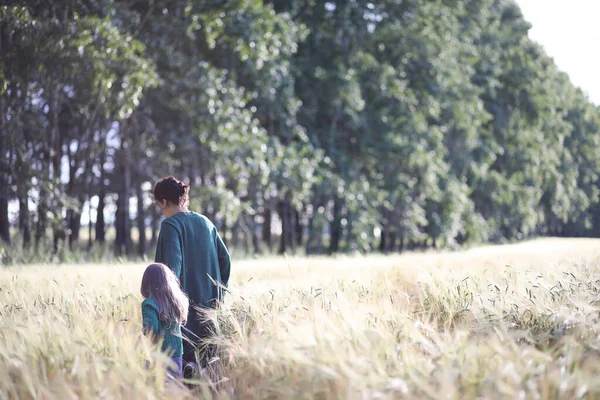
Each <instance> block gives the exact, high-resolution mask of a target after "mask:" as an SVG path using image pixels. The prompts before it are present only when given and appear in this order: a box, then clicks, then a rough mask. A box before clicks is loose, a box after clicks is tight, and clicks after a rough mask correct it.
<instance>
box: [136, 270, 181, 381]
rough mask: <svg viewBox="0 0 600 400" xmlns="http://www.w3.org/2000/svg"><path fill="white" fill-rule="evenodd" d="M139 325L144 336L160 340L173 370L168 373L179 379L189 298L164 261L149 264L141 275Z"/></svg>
mask: <svg viewBox="0 0 600 400" xmlns="http://www.w3.org/2000/svg"><path fill="white" fill-rule="evenodd" d="M141 292H142V296H144V298H145V300H144V301H143V302H142V325H143V329H144V335H146V336H149V337H150V338H151V339H152V340H153V341H154V342H155V343H156V342H158V341H159V340H161V339H162V340H163V344H162V351H164V352H167V353H168V354H169V355H170V356H171V357H172V360H173V362H174V363H175V365H176V366H177V369H175V370H173V369H169V372H170V373H171V374H172V375H173V376H175V377H177V378H181V377H182V375H183V373H182V363H183V361H182V356H183V339H182V337H181V325H185V323H186V319H187V315H188V307H189V300H188V298H187V296H186V295H185V294H184V293H183V292H182V291H181V288H180V286H179V281H178V280H177V278H176V277H175V274H173V272H172V271H171V270H170V269H169V268H168V267H167V266H166V265H164V264H159V263H155V264H150V265H149V266H148V268H146V271H145V272H144V276H143V277H142V287H141Z"/></svg>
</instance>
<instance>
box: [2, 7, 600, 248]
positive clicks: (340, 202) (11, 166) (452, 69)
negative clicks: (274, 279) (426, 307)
mask: <svg viewBox="0 0 600 400" xmlns="http://www.w3.org/2000/svg"><path fill="white" fill-rule="evenodd" d="M529 28H530V25H529V24H528V23H527V22H526V21H525V20H524V18H523V16H522V14H521V12H520V10H519V8H518V6H517V5H516V4H515V3H514V2H513V1H512V0H455V1H446V0H427V1H426V0H402V1H391V0H390V1H388V0H381V1H378V2H373V1H362V0H341V1H329V2H324V1H316V0H306V1H226V2H225V1H215V0H205V1H191V0H151V1H136V0H131V1H124V2H123V1H115V0H104V1H81V0H76V1H72V2H69V4H68V5H65V4H63V3H60V2H56V1H39V0H21V1H13V2H8V5H3V6H0V236H1V238H2V239H3V240H4V242H5V243H11V242H13V243H15V242H18V243H20V244H21V245H22V246H24V247H32V248H41V247H40V246H43V248H49V247H53V248H54V250H55V251H56V250H57V249H58V248H59V247H60V246H71V247H74V246H85V245H87V246H90V247H91V246H92V244H93V242H97V243H105V242H107V241H108V242H109V245H110V246H112V245H113V244H114V249H115V251H116V252H117V254H122V255H134V254H136V253H138V254H140V255H143V254H145V253H146V252H147V251H148V248H149V244H150V243H151V242H152V241H153V240H155V239H156V231H157V229H158V222H159V215H158V213H157V211H156V210H155V209H154V207H153V206H152V204H151V203H152V202H151V196H150V194H149V190H148V189H149V187H150V184H149V183H152V182H154V181H155V180H156V179H159V178H161V177H163V176H166V175H175V176H177V177H178V178H179V179H183V180H185V181H186V182H189V183H190V185H191V186H192V192H191V196H192V204H191V206H192V209H194V210H196V211H199V212H201V213H204V214H205V215H207V216H208V217H209V218H211V219H213V220H214V221H215V222H216V224H217V226H218V228H219V229H220V230H221V231H222V233H223V235H224V237H225V238H226V239H227V241H228V244H230V245H233V246H234V247H236V248H245V249H246V250H247V251H250V252H255V253H261V252H263V251H266V250H269V251H274V252H275V251H276V252H280V253H287V252H297V251H303V252H306V253H308V254H315V253H319V254H321V253H330V254H331V253H336V252H348V251H360V252H368V251H372V250H380V251H384V252H389V251H401V250H403V249H414V248H423V247H456V246H460V245H463V244H465V243H468V242H481V241H488V240H489V241H504V240H518V239H523V238H527V237H531V236H541V235H558V236H600V201H599V194H600V191H599V180H598V175H599V174H600V164H599V162H600V161H598V158H597V157H596V154H598V152H599V150H600V109H599V108H598V107H597V106H595V105H593V104H591V103H590V102H589V101H588V99H587V98H586V96H585V95H584V94H583V93H582V91H581V90H580V89H578V88H576V87H574V86H573V84H572V83H571V82H570V80H569V78H568V76H567V75H566V74H564V73H563V72H561V71H559V70H558V68H557V67H556V65H555V63H554V61H553V60H552V59H551V58H550V57H549V56H548V55H547V54H545V52H544V50H543V49H542V48H541V46H540V45H538V44H537V43H535V42H533V41H532V40H531V39H530V38H529V37H528V30H529ZM11 210H13V211H14V212H12V211H11ZM82 221H83V222H82ZM82 226H87V227H88V230H89V232H88V233H87V235H86V236H87V243H85V242H86V240H82V237H83V235H82V234H81V228H82ZM112 227H114V238H113V237H112V236H111V235H107V232H108V231H110V230H111V228H112ZM132 232H137V234H136V235H132ZM150 235H151V236H150ZM148 236H150V237H148Z"/></svg>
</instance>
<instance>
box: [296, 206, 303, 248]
mask: <svg viewBox="0 0 600 400" xmlns="http://www.w3.org/2000/svg"><path fill="white" fill-rule="evenodd" d="M294 218H295V223H296V244H297V245H298V247H302V244H303V243H304V237H303V233H304V232H303V231H304V228H303V226H302V223H301V222H300V212H299V211H295V210H294Z"/></svg>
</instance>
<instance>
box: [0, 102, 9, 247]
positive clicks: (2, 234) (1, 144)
mask: <svg viewBox="0 0 600 400" xmlns="http://www.w3.org/2000/svg"><path fill="white" fill-rule="evenodd" d="M5 115H6V113H5V110H4V99H1V98H0V239H2V240H3V241H4V242H5V243H10V225H9V220H8V174H9V171H8V160H7V159H6V154H7V153H8V143H7V138H8V132H7V131H6V123H5V121H4V120H5Z"/></svg>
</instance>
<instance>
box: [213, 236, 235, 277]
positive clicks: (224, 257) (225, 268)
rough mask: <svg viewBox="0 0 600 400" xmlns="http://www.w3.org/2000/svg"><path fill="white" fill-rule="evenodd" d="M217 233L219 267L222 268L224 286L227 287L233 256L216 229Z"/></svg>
mask: <svg viewBox="0 0 600 400" xmlns="http://www.w3.org/2000/svg"><path fill="white" fill-rule="evenodd" d="M215 235H216V241H217V254H218V256H219V269H220V270H221V283H222V284H223V286H225V287H227V284H228V283H229V276H230V274H231V258H230V256H229V251H227V247H226V246H225V243H223V240H222V239H221V236H219V234H218V233H217V231H216V229H215Z"/></svg>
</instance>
